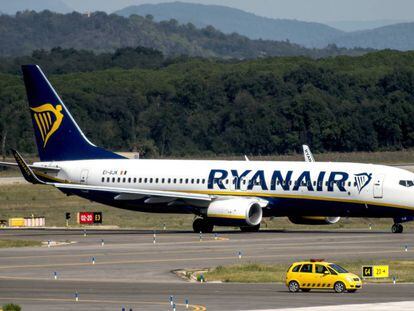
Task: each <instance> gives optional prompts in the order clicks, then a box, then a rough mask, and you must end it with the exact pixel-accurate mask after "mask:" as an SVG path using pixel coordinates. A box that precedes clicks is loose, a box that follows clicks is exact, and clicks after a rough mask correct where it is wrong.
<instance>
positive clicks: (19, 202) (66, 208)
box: [0, 184, 414, 230]
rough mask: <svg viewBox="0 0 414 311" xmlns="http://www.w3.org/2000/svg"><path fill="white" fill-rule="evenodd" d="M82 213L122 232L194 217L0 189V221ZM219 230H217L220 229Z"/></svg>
mask: <svg viewBox="0 0 414 311" xmlns="http://www.w3.org/2000/svg"><path fill="white" fill-rule="evenodd" d="M81 211H101V212H103V224H104V225H113V226H119V227H121V228H140V229H151V230H160V229H162V228H163V226H164V224H165V225H166V227H167V230H169V229H184V230H191V228H192V222H193V219H194V216H193V215H170V214H148V213H139V212H134V211H125V210H121V209H117V208H113V207H109V206H105V205H101V204H98V203H93V202H90V201H88V200H85V199H81V198H78V197H76V196H70V197H68V196H66V195H64V194H63V193H61V192H60V191H59V190H57V189H55V188H53V187H49V186H40V185H29V184H27V185H26V184H22V185H2V186H0V219H5V220H7V219H8V218H11V217H30V216H32V215H34V216H44V217H46V226H57V227H62V226H65V222H66V221H65V213H66V212H70V213H71V215H72V219H71V220H70V226H77V225H76V213H77V212H81ZM370 223H371V224H372V230H389V229H390V226H391V224H392V220H390V219H372V220H368V219H341V221H340V222H339V223H337V224H334V225H329V226H307V225H294V224H292V223H290V221H289V220H288V219H287V218H284V217H283V218H274V219H264V221H263V223H262V228H263V229H278V230H285V229H287V230H289V229H294V230H332V229H337V230H338V229H339V230H348V229H368V227H369V224H370ZM405 228H406V229H407V230H411V229H412V228H414V224H412V223H408V224H406V225H405ZM219 230H220V228H219Z"/></svg>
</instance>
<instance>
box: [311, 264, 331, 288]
mask: <svg viewBox="0 0 414 311" xmlns="http://www.w3.org/2000/svg"><path fill="white" fill-rule="evenodd" d="M315 276H316V279H317V286H316V288H322V289H323V288H332V286H333V283H334V280H333V279H334V278H333V276H332V274H331V272H330V271H329V269H328V267H326V266H325V265H323V264H316V265H315Z"/></svg>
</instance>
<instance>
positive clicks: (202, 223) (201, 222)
mask: <svg viewBox="0 0 414 311" xmlns="http://www.w3.org/2000/svg"><path fill="white" fill-rule="evenodd" d="M213 229H214V225H213V224H212V223H211V222H209V221H208V220H207V219H204V218H197V219H196V220H194V222H193V230H194V232H195V233H200V232H201V233H211V232H213Z"/></svg>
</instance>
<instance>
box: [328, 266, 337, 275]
mask: <svg viewBox="0 0 414 311" xmlns="http://www.w3.org/2000/svg"><path fill="white" fill-rule="evenodd" d="M328 269H329V272H330V273H331V274H332V275H338V273H336V272H335V270H334V269H331V268H329V267H328Z"/></svg>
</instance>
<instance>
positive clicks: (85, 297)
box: [0, 230, 414, 311]
mask: <svg viewBox="0 0 414 311" xmlns="http://www.w3.org/2000/svg"><path fill="white" fill-rule="evenodd" d="M0 238H2V239H16V238H20V239H33V240H42V241H48V240H51V241H66V242H68V241H73V242H76V243H73V244H68V245H62V246H54V247H50V248H48V247H37V248H36V247H31V248H14V249H11V248H8V249H0V304H3V303H6V302H15V303H19V304H20V305H22V306H23V307H24V310H39V311H40V310H121V308H122V306H125V307H126V308H127V310H129V308H132V309H133V310H170V309H172V308H170V305H169V297H170V296H171V295H173V296H174V297H175V298H174V299H175V301H176V303H177V310H185V306H184V301H185V299H189V302H190V308H189V309H190V310H254V309H277V308H287V307H308V306H322V305H338V304H361V303H379V302H393V301H406V300H411V299H412V298H411V297H412V293H413V292H414V285H413V284H398V283H397V284H396V285H393V284H386V285H366V286H365V287H364V289H363V290H362V291H360V292H357V293H355V294H334V293H331V292H310V293H297V294H291V293H289V292H288V291H287V290H286V288H285V286H284V285H283V284H226V283H223V284H212V283H205V284H199V283H189V282H186V281H184V280H181V279H179V278H178V277H177V276H176V275H175V274H173V273H172V272H171V271H173V270H176V269H187V268H206V267H212V266H217V265H227V264H234V263H243V262H244V263H246V262H263V263H286V269H287V268H288V266H289V263H291V262H292V261H295V260H302V259H308V258H312V257H318V258H321V257H322V258H326V259H328V260H330V261H337V260H344V259H361V260H362V261H363V260H370V259H386V258H389V259H398V258H401V259H412V260H414V250H413V251H411V245H412V243H413V241H414V239H413V238H414V233H411V232H407V233H404V234H391V233H388V232H371V231H336V232H330V231H326V232H325V231H320V232H316V231H313V232H310V231H268V232H260V233H253V234H248V233H232V232H222V233H220V234H219V235H218V239H217V240H215V238H214V235H211V234H210V235H203V236H202V241H201V242H200V240H199V235H198V234H193V233H190V232H162V233H157V236H156V244H153V232H152V231H127V230H123V231H87V236H86V237H84V236H83V231H81V230H78V231H66V230H1V231H0ZM102 239H103V240H104V246H102ZM405 245H409V251H408V252H405V251H404V246H405ZM239 251H240V252H242V259H241V260H240V259H238V252H239ZM92 258H95V264H93V263H92ZM54 272H56V273H57V280H55V279H54ZM281 281H282V280H281ZM76 292H77V293H78V295H79V301H78V302H76V301H75V293H76ZM413 306H414V302H413ZM413 309H414V308H413Z"/></svg>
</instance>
